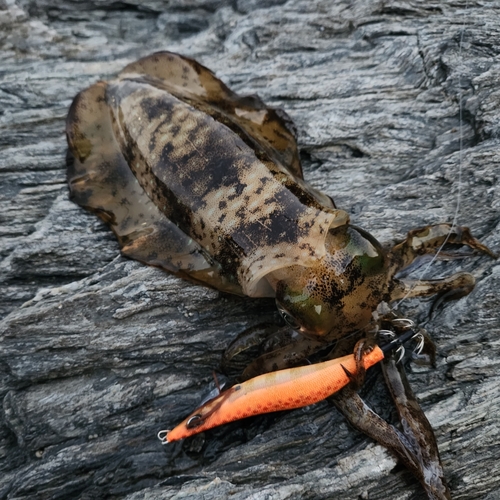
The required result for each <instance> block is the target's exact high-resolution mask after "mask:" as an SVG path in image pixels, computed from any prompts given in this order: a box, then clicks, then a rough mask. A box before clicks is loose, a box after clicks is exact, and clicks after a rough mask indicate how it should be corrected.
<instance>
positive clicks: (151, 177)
mask: <svg viewBox="0 0 500 500" xmlns="http://www.w3.org/2000/svg"><path fill="white" fill-rule="evenodd" d="M66 133H67V138H68V145H69V151H68V153H69V154H68V182H69V187H70V192H71V198H72V199H73V200H74V201H75V202H76V203H78V204H79V205H81V206H82V207H84V208H86V209H87V210H90V211H92V212H94V213H96V214H97V215H98V216H99V217H100V218H101V219H103V220H104V221H106V222H107V223H108V224H109V225H110V227H111V229H112V230H113V232H114V233H115V235H116V236H117V238H118V241H119V243H120V247H121V251H122V253H123V254H124V255H126V256H128V257H131V258H133V259H137V260H139V261H142V262H144V263H147V264H150V265H154V266H158V267H161V268H163V269H165V270H166V271H169V272H171V273H174V274H176V275H177V276H180V277H182V278H185V279H189V280H191V281H194V282H197V283H200V284H204V285H208V286H211V287H213V288H216V289H218V290H221V291H225V292H230V293H235V294H239V295H248V296H251V297H275V298H276V302H277V305H278V308H279V310H280V311H281V313H282V314H283V316H284V318H285V319H286V320H287V322H288V323H289V324H290V325H291V326H292V327H293V329H295V330H296V331H298V332H300V333H302V334H303V335H304V336H305V337H307V338H308V339H306V340H305V341H304V342H303V343H301V342H297V343H296V344H295V345H294V346H293V347H292V348H288V347H284V348H282V349H278V350H277V351H275V352H273V353H268V354H266V355H264V356H261V357H260V358H258V359H257V360H256V362H254V363H252V365H250V366H249V367H248V368H247V370H245V376H246V377H250V376H254V375H258V374H259V373H263V372H266V371H274V370H276V369H280V368H287V367H288V366H290V365H291V364H293V363H296V362H297V361H300V359H301V357H302V358H303V357H305V356H307V355H308V354H309V353H311V352H312V351H313V350H314V349H316V348H318V347H319V346H322V345H324V343H325V342H331V341H333V340H340V339H345V338H349V339H350V340H351V339H352V341H353V342H354V341H355V340H356V338H355V336H356V335H359V334H360V333H361V334H362V333H363V330H364V331H366V329H367V328H368V325H369V323H370V322H371V321H372V316H373V313H374V311H375V310H376V309H377V307H378V306H379V305H380V304H381V303H382V302H387V303H389V302H391V301H393V300H396V299H400V298H402V297H404V296H407V297H411V296H426V295H432V294H435V293H438V292H439V293H442V294H446V293H450V292H452V293H453V294H454V296H457V295H458V296H460V295H463V294H466V293H469V292H470V291H471V290H472V288H473V286H474V278H473V277H472V276H471V275H470V274H467V273H458V274H456V275H454V276H451V277H448V278H443V279H439V280H432V281H419V282H418V283H415V282H412V281H411V280H404V279H402V280H398V279H395V275H396V273H397V272H398V271H400V270H401V269H404V268H405V267H407V266H409V265H410V264H411V263H412V261H413V260H414V259H415V258H417V257H418V256H420V255H423V254H426V253H434V252H435V251H436V249H437V248H439V247H440V246H441V245H442V244H444V243H445V242H447V243H450V244H456V245H468V246H469V247H471V248H474V249H476V250H479V251H481V252H484V253H487V254H489V255H491V256H494V254H493V253H492V252H491V251H490V250H489V249H488V248H487V247H485V246H484V245H482V244H481V243H480V242H479V241H477V240H476V239H475V238H474V237H473V236H472V235H471V234H470V232H469V231H468V229H467V228H461V227H454V226H451V225H450V224H438V225H435V226H428V227H424V228H419V229H416V230H413V231H411V232H410V233H408V237H407V238H406V240H404V241H403V242H401V243H399V244H397V245H396V246H394V247H393V248H392V249H390V250H384V249H383V248H382V246H381V245H380V244H379V243H378V242H377V241H376V240H375V238H373V237H372V236H371V235H369V234H368V233H366V232H365V231H363V230H362V229H360V228H357V227H355V226H352V225H350V224H349V217H348V215H347V213H346V212H345V211H343V210H340V209H337V208H336V207H335V204H334V203H333V201H332V200H331V199H330V198H329V197H328V196H325V195H324V194H322V193H320V192H319V191H317V190H315V189H314V188H312V187H311V186H309V185H308V184H307V183H306V182H305V181H304V180H303V176H302V168H301V165H300V161H299V154H298V150H297V144H296V140H295V132H294V127H293V123H292V121H291V119H290V118H289V117H288V115H287V114H286V113H285V112H283V111H282V110H278V109H273V108H269V107H266V106H265V105H264V103H263V102H262V101H261V100H260V99H259V98H258V97H257V96H238V95H237V94H235V93H234V92H232V91H231V90H230V89H229V88H227V87H226V86H225V85H224V84H223V83H222V82H221V81H220V80H219V79H217V78H216V77H215V76H214V74H213V73H212V72H211V71H210V70H208V69H207V68H205V67H203V66H201V65H200V64H198V63H197V62H196V61H194V60H192V59H189V58H187V57H183V56H180V55H177V54H173V53H169V52H161V53H156V54H152V55H151V56H148V57H145V58H143V59H141V60H139V61H137V62H135V63H132V64H129V65H128V66H127V67H126V68H125V69H124V70H123V71H122V72H121V73H120V74H119V75H118V77H117V78H116V79H115V80H112V81H110V82H102V81H101V82H98V83H96V84H94V85H92V86H91V87H89V88H88V89H86V90H84V91H82V92H80V94H78V95H77V96H76V98H75V99H74V101H73V104H72V105H71V108H70V111H69V114H68V118H67V124H66ZM352 345H354V344H352ZM231 349H232V350H233V351H234V352H236V351H238V348H235V347H234V345H233V346H232V348H231ZM351 349H352V346H351ZM342 354H345V353H342ZM337 355H338V354H337ZM358 361H360V359H358ZM398 377H399V376H398V375H397V374H396V372H394V373H393V374H392V375H390V376H387V377H386V380H387V383H388V385H389V386H390V388H391V392H392V394H393V395H394V400H395V402H396V405H397V406H398V409H399V410H400V414H401V415H402V419H403V420H405V421H408V422H410V421H411V422H410V424H411V425H407V426H406V427H405V434H404V435H403V434H402V433H401V432H399V431H397V430H396V429H395V428H394V427H392V426H390V425H389V424H387V423H386V422H385V421H383V420H382V419H380V417H378V416H377V415H376V414H374V413H373V412H371V411H369V409H367V408H366V405H364V404H363V402H362V401H361V400H360V399H359V397H358V396H357V395H356V394H355V393H353V392H352V391H351V392H349V391H350V389H348V388H346V389H343V390H342V391H341V392H340V393H338V395H337V396H334V401H335V402H336V404H337V406H338V407H339V409H340V410H341V411H342V412H343V413H344V415H346V417H347V418H348V419H349V420H350V421H351V423H352V424H353V425H354V426H356V427H358V428H359V429H361V430H362V431H363V432H365V433H366V434H367V435H369V436H371V437H372V438H374V439H376V440H377V441H379V442H380V443H382V444H384V445H385V446H387V447H388V448H390V449H391V450H392V451H393V452H394V453H395V454H396V455H397V456H398V457H399V458H400V459H401V460H402V461H403V462H404V463H405V464H406V465H407V467H408V468H409V469H410V470H411V471H412V472H413V473H414V474H415V476H416V477H417V478H418V479H419V480H420V481H421V483H422V485H423V486H424V488H425V489H426V491H427V494H428V496H429V498H449V492H448V490H447V488H446V485H445V482H444V478H443V474H442V468H441V465H440V462H439V454H438V452H437V447H436V443H435V438H434V436H433V434H432V429H431V428H430V425H429V423H428V421H427V420H426V419H425V416H424V415H423V413H422V411H421V410H420V408H419V407H418V404H417V403H416V400H415V398H414V397H413V395H410V392H411V391H410V389H409V386H407V385H405V384H403V383H402V382H400V380H399V378H398ZM271 378H272V377H271ZM404 401H411V405H410V404H408V405H407V407H405V403H404ZM408 409H411V411H408Z"/></svg>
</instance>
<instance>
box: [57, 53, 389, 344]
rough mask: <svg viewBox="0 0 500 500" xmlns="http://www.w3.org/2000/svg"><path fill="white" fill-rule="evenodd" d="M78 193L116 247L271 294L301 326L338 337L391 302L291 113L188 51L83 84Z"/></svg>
mask: <svg viewBox="0 0 500 500" xmlns="http://www.w3.org/2000/svg"><path fill="white" fill-rule="evenodd" d="M67 135H68V143H69V147H70V152H71V154H72V156H73V158H74V161H73V163H72V164H71V163H70V166H69V169H68V180H69V185H70V190H71V195H72V198H73V200H74V201H76V202H77V203H78V204H80V205H82V206H84V207H85V208H87V209H89V210H91V211H94V212H96V213H97V214H98V215H99V216H100V217H101V218H103V219H104V220H106V221H107V222H108V223H109V224H110V225H111V228H112V229H113V231H114V232H115V234H116V235H117V237H118V240H119V242H120V244H121V247H122V252H123V253H124V254H125V255H127V256H129V257H132V258H135V259H138V260H141V261H143V262H146V263H148V264H152V265H157V266H160V267H163V268H165V269H166V270H168V271H170V272H174V273H176V274H178V275H180V276H182V277H188V278H190V279H192V280H195V281H198V282H202V283H204V284H208V285H210V286H213V287H215V288H217V289H219V290H223V291H228V292H232V293H238V294H243V295H248V296H252V297H266V296H267V297H274V296H276V297H277V300H278V302H279V306H280V309H282V310H283V311H285V312H286V315H287V317H288V318H291V317H293V318H294V319H295V320H296V321H297V322H298V323H299V324H300V329H301V331H302V332H303V333H305V334H306V335H313V336H314V335H321V336H327V337H328V338H329V339H331V338H337V337H341V336H342V335H344V334H345V332H346V331H347V330H352V329H356V328H359V327H360V326H362V325H363V324H366V322H367V321H369V319H370V317H371V313H372V311H373V310H374V309H375V308H376V307H377V305H378V303H380V301H381V300H388V299H389V298H390V297H389V289H390V288H391V287H390V286H389V283H390V279H389V275H388V273H387V258H386V256H385V254H384V251H383V250H382V248H381V246H380V245H379V244H378V242H377V241H376V240H375V239H374V238H373V237H371V236H370V235H368V234H367V233H365V232H364V231H362V230H359V229H357V228H354V227H352V226H349V217H348V215H347V213H346V212H345V211H343V210H339V209H336V208H335V206H334V204H333V202H332V200H331V199H330V198H329V197H327V196H325V195H323V194H321V193H319V192H318V191H316V190H315V189H314V188H312V187H310V186H309V185H308V184H307V183H305V182H304V180H303V179H302V169H301V166H300V162H299V159H298V152H297V147H296V142H295V137H294V132H293V129H292V126H291V120H290V119H289V118H288V117H287V115H286V114H285V113H284V112H282V111H279V110H274V109H271V108H267V107H265V105H264V104H263V103H262V102H261V101H260V100H259V99H258V98H257V97H252V96H250V97H239V96H237V95H236V94H234V93H233V92H232V91H230V90H229V89H228V88H227V87H226V86H225V85H224V84H223V83H222V82H220V80H218V79H217V78H215V77H214V75H213V74H212V73H211V72H210V71H209V70H207V69H206V68H204V67H203V66H201V65H199V64H198V63H196V62H195V61H193V60H191V59H188V58H184V57H181V56H178V55H176V54H171V53H158V54H153V55H152V56H149V57H147V58H145V59H142V60H140V61H138V62H136V63H133V64H130V65H129V66H127V67H126V68H125V69H124V70H123V71H122V72H121V73H120V75H119V76H118V78H117V79H116V80H113V81H111V82H108V83H106V82H99V83H97V84H95V85H93V86H92V87H90V88H88V89H86V90H84V91H83V92H81V93H80V94H79V95H78V96H77V97H76V98H75V100H74V102H73V105H72V106H71V109H70V112H69V116H68V121H67Z"/></svg>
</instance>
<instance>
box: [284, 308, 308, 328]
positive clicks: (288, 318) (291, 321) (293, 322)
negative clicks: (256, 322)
mask: <svg viewBox="0 0 500 500" xmlns="http://www.w3.org/2000/svg"><path fill="white" fill-rule="evenodd" d="M279 312H280V314H281V316H282V317H283V319H284V320H285V322H286V324H287V325H288V326H289V327H290V328H293V329H294V330H301V328H302V327H301V325H300V323H299V322H298V321H297V320H296V319H295V318H294V317H293V316H292V315H291V314H290V313H289V312H287V311H285V310H284V309H282V308H281V307H280V308H279Z"/></svg>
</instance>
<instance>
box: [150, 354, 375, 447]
mask: <svg viewBox="0 0 500 500" xmlns="http://www.w3.org/2000/svg"><path fill="white" fill-rule="evenodd" d="M383 358H384V352H383V351H382V349H381V348H380V347H378V346H375V347H374V349H373V350H372V351H371V352H369V353H367V354H366V355H365V356H364V357H363V363H364V366H365V368H366V369H368V368H369V367H370V366H373V365H374V364H376V363H378V362H379V361H381V360H382V359H383ZM355 374H356V362H355V359H354V356H353V355H352V354H349V355H347V356H344V357H341V358H337V359H333V360H330V361H325V362H323V363H318V364H315V365H308V366H301V367H298V368H289V369H286V370H280V371H277V372H273V373H267V374H264V375H260V376H258V377H255V378H253V379H250V380H248V381H246V382H243V383H241V384H237V385H235V386H233V387H231V388H230V389H228V390H227V391H224V392H222V393H221V394H220V395H219V396H217V397H216V398H214V399H212V400H210V401H208V402H207V403H205V404H204V405H203V406H201V407H200V408H198V409H197V410H195V411H194V412H193V413H192V414H191V415H189V417H187V418H186V419H185V420H184V421H183V422H181V423H180V424H179V425H178V426H177V427H175V428H174V429H173V430H171V431H160V432H159V433H158V438H159V439H160V440H161V441H162V443H163V444H166V443H171V442H172V441H178V440H179V439H184V438H186V437H188V436H192V435H193V434H197V433H199V432H203V431H205V430H207V429H211V428H213V427H217V426H219V425H222V424H226V423H228V422H232V421H234V420H239V419H241V418H246V417H250V416H253V415H259V414H261V413H271V412H274V411H280V410H291V409H294V408H301V407H303V406H308V405H310V404H314V403H317V402H319V401H321V400H323V399H325V398H327V397H328V396H331V395H332V394H334V393H335V392H337V391H339V390H340V389H342V388H343V387H344V386H346V385H347V384H348V383H349V382H350V379H351V377H352V376H353V375H355Z"/></svg>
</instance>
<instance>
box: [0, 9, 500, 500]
mask: <svg viewBox="0 0 500 500" xmlns="http://www.w3.org/2000/svg"><path fill="white" fill-rule="evenodd" d="M466 5H467V9H465V7H466ZM499 21H500V9H499V7H498V5H497V4H496V3H494V2H486V3H484V4H483V5H481V4H476V3H474V2H467V4H466V3H465V2H462V3H457V2H452V1H451V0H443V1H440V2H429V1H427V0H421V1H385V2H368V1H363V0H359V1H356V2H347V1H338V2H331V1H327V0H324V1H321V0H307V1H306V0H289V1H288V2H282V1H269V0H262V1H257V0H252V1H251V2H248V3H247V2H242V1H238V2H229V1H227V2H218V1H214V0H186V1H178V2H173V1H160V0H148V1H146V2H138V1H135V0H133V1H127V2H108V1H105V0H95V1H85V2H83V1H76V0H72V1H71V0H57V1H55V0H39V1H35V0H18V1H15V0H1V1H0V68H1V69H0V151H1V155H0V199H1V203H0V234H1V240H0V257H1V259H2V260H1V262H0V282H1V288H0V295H1V299H2V300H1V303H0V313H1V315H2V316H3V320H2V322H1V326H0V399H1V401H2V405H3V406H2V407H3V410H2V412H0V471H1V473H0V497H1V498H12V499H14V498H16V499H32V498H54V499H55V498H104V497H113V498H124V497H126V498H128V499H129V500H131V499H149V498H151V499H152V498H155V499H157V498H164V499H167V498H169V499H170V498H177V499H179V498H206V499H210V498H214V499H220V498H228V497H231V498H233V499H246V498H273V499H285V498H286V499H295V498H297V499H298V498H301V499H302V498H311V499H313V498H314V499H317V498H325V499H326V498H342V499H358V498H370V499H396V498H398V499H399V498H422V494H423V493H422V490H421V489H420V486H419V485H418V484H416V482H415V481H414V480H413V479H412V477H411V476H410V475H409V474H408V473H407V472H405V471H403V470H399V469H396V471H394V467H395V465H396V463H395V460H394V459H393V458H392V457H391V456H390V455H389V454H388V452H386V451H385V450H384V449H383V448H381V447H380V446H378V445H374V444H373V443H371V442H369V441H368V440H367V439H365V438H364V437H363V436H362V435H360V434H359V433H357V432H355V431H353V430H352V429H350V428H348V426H347V424H346V423H345V422H344V421H343V419H342V418H341V417H340V415H339V414H338V413H337V412H336V410H335V409H334V408H333V407H332V406H330V405H329V404H328V402H322V403H319V404H317V405H315V406H313V407H308V408H304V409H299V410H295V411H293V412H287V413H280V414H276V415H268V416H261V417H255V418H253V419H251V420H247V421H243V422H236V423H233V424H230V425H228V426H225V427H222V428H219V429H215V430H213V431H211V432H207V433H205V435H203V436H201V435H200V436H197V437H194V438H192V439H190V440H187V441H185V442H184V443H177V444H172V445H169V446H164V447H162V446H161V444H160V442H159V441H158V440H157V439H156V433H157V432H158V431H159V430H160V429H164V428H168V427H169V426H172V424H174V423H176V422H177V421H179V420H180V419H181V418H182V417H184V416H185V415H186V414H187V413H189V411H190V410H192V409H193V408H194V407H195V406H196V405H197V403H198V402H199V400H200V399H201V397H202V396H203V395H204V394H205V393H206V392H207V391H208V390H209V389H210V387H211V386H213V382H212V370H214V369H216V368H217V367H218V364H219V361H220V357H221V353H222V352H223V350H224V348H225V346H226V345H227V344H228V342H229V341H230V339H231V338H233V337H234V336H235V335H237V334H238V333H239V332H241V331H242V330H243V329H244V328H246V327H248V326H251V325H254V324H257V323H259V322H261V321H262V320H263V319H267V320H272V319H273V318H274V317H275V312H274V306H273V303H272V301H266V300H264V301H252V300H249V299H239V298H237V297H230V296H222V295H220V294H218V293H217V292H214V291H212V290H208V289H204V288H201V287H197V286H193V285H190V284H188V283H184V282H182V281H180V280H178V279H176V278H173V277H171V276H167V275H166V274H164V273H162V272H161V271H159V270H157V269H152V268H147V267H145V266H142V265H141V264H139V263H137V262H132V261H128V260H126V259H124V258H122V257H121V256H120V255H119V252H118V245H117V244H116V242H115V241H114V238H113V237H112V235H111V234H110V232H109V231H108V229H107V228H106V227H105V226H104V225H103V224H101V222H99V221H98V220H96V218H95V217H94V216H92V215H89V214H87V213H85V212H84V211H83V210H81V209H80V208H78V207H76V206H75V205H73V204H72V203H70V202H69V201H68V199H67V187H66V184H65V160H64V158H65V149H66V145H65V138H64V118H65V115H66V112H67V108H68V106H69V104H70V103H71V100H72V98H73V97H74V95H75V94H76V93H77V92H78V91H79V90H81V89H82V88H84V87H85V86H87V85H89V84H91V83H93V82H94V81H96V80H98V79H106V78H109V77H111V76H112V75H113V74H115V73H116V72H117V71H118V70H119V69H120V68H122V67H123V66H124V65H125V64H126V63H128V62H130V61H132V60H135V59H137V58H139V57H141V56H144V55H146V54H148V53H150V52H153V51H155V50H165V49H168V50H172V51H176V52H180V53H183V54H186V55H189V56H191V57H195V58H197V59H198V60H200V62H202V63H203V64H205V65H206V66H208V67H209V68H211V69H212V70H213V71H215V72H216V73H217V75H218V76H220V77H221V78H222V79H223V80H224V81H225V82H226V83H227V84H228V85H230V86H231V87H232V88H233V89H234V90H236V91H238V92H240V93H258V94H259V95H260V96H261V97H262V98H263V100H264V101H265V102H267V103H269V104H271V105H274V106H282V107H283V108H285V109H286V111H287V112H288V113H289V114H290V115H291V116H292V117H293V119H294V120H295V122H296V125H297V128H298V130H299V142H300V147H301V150H302V156H303V163H304V170H305V176H306V178H307V179H308V180H309V181H311V183H312V184H313V185H314V186H316V187H318V188H320V189H322V190H323V191H325V192H326V193H328V194H329V195H331V196H333V197H334V198H335V200H336V203H337V205H338V206H340V207H342V208H345V209H347V210H349V211H350V213H351V216H352V219H353V221H354V222H355V223H356V224H358V225H360V226H362V227H364V228H366V229H368V230H370V231H372V232H373V233H374V234H375V235H376V236H377V237H379V238H380V239H381V240H382V241H384V242H387V243H391V242H393V241H394V240H395V239H397V238H401V237H402V236H404V234H405V232H406V231H407V230H409V229H411V228H413V227H417V226H420V225H426V224H430V223H436V222H442V221H449V220H452V219H453V218H454V216H455V213H456V212H457V208H456V207H457V203H458V205H459V211H458V223H459V224H461V225H467V226H469V227H471V229H472V230H473V232H474V233H475V235H476V236H478V237H479V238H480V239H481V240H482V241H483V242H485V243H486V244H488V245H489V246H490V247H491V248H493V249H494V250H495V251H497V252H498V251H499V250H500V235H499V231H498V228H499V222H500V189H499V182H500V181H499V172H500V169H499V165H500V153H499V145H500V131H499V123H500V119H499V118H500V93H499V91H498V80H499V77H500V64H499V62H498V61H499V57H498V56H499V54H500V49H499V47H500V31H499V26H500V23H499ZM460 103H461V108H460ZM460 109H461V110H462V111H461V113H460ZM460 114H462V118H463V120H462V122H461V121H460ZM459 269H460V270H468V271H470V272H472V273H473V274H474V275H475V276H476V278H477V286H476V288H475V290H474V291H473V292H472V293H471V294H470V295H469V296H468V297H465V298H463V299H461V300H459V301H457V302H449V303H446V304H445V305H444V306H443V307H442V308H441V309H439V310H438V311H437V312H436V313H435V314H434V315H433V316H432V317H431V318H430V319H429V317H428V313H429V308H430V303H429V302H427V303H426V302H422V301H407V302H406V303H404V304H402V306H401V308H402V309H403V310H404V311H405V312H406V314H407V315H408V316H409V317H411V318H413V319H415V320H418V321H419V324H420V325H421V326H424V327H425V328H427V330H428V331H429V332H430V333H431V334H432V336H433V338H434V339H435V341H436V344H437V348H438V359H437V368H436V369H432V368H430V367H428V366H418V365H415V364H413V365H412V367H411V374H410V381H411V383H412V386H413V387H414V389H415V392H416V394H417V395H418V397H419V399H420V401H421V403H422V406H423V408H424V410H425V411H426V413H427V415H428V417H429V419H430V421H431V423H432V425H433V427H434V429H435V431H436V436H437V439H438V444H439V448H440V451H441V456H442V459H443V463H444V467H445V470H446V473H447V477H448V479H449V482H450V486H451V490H452V494H453V495H454V498H460V499H480V498H484V499H489V500H493V499H495V498H499V497H500V465H499V464H500V459H499V458H500V451H499V450H500V447H499V445H500V432H499V421H500V391H499V389H498V387H499V384H500V376H499V375H498V373H499V372H500V370H499V368H500V361H499V359H500V357H499V354H500V340H499V338H500V337H499V333H500V320H499V312H498V311H499V308H500V300H499V297H498V290H499V288H500V266H499V265H498V263H497V262H495V261H493V260H491V259H488V258H486V257H482V256H472V257H469V258H467V259H461V260H453V261H451V262H448V263H445V264H443V263H436V264H435V265H434V266H433V267H432V269H430V270H428V271H427V275H428V276H433V277H439V276H442V275H444V274H451V273H452V272H454V271H457V270H459ZM417 274H418V272H417ZM368 385H369V386H371V387H368V388H366V389H365V390H364V392H363V395H364V396H366V398H367V399H368V401H369V402H370V404H372V405H373V406H374V408H375V409H376V411H377V412H379V413H380V414H381V415H383V416H384V417H387V418H390V416H391V408H390V407H389V406H387V397H386V395H385V392H384V388H383V383H382V381H381V377H379V376H376V375H374V376H373V377H372V380H371V383H368Z"/></svg>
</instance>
